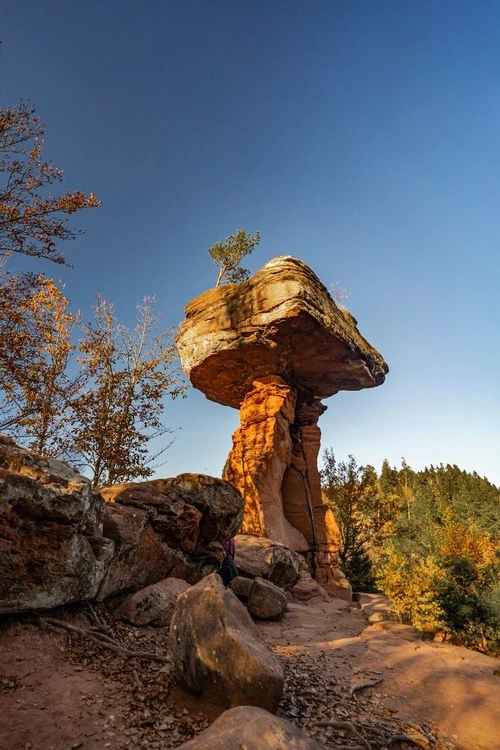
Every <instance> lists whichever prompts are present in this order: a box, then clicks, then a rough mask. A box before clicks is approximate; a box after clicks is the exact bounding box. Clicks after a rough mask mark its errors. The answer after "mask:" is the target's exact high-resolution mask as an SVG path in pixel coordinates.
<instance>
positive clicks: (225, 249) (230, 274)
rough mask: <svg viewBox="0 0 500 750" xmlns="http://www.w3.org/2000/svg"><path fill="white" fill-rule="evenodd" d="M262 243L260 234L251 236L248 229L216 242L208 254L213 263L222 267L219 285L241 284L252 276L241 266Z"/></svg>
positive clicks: (239, 230) (217, 284) (218, 279)
mask: <svg viewBox="0 0 500 750" xmlns="http://www.w3.org/2000/svg"><path fill="white" fill-rule="evenodd" d="M259 242H260V234H259V232H256V233H255V234H250V233H249V232H247V230H246V229H238V231H237V232H236V233H235V234H231V235H229V237H226V239H225V240H220V241H219V242H216V243H215V245H212V247H211V248H210V249H209V251H208V254H209V255H210V257H211V258H212V260H213V262H214V263H215V264H216V265H218V266H220V269H219V275H218V276H217V283H216V284H215V286H219V285H220V284H239V283H240V282H241V281H245V279H248V277H249V276H250V271H248V270H247V269H246V268H241V266H240V265H239V264H240V262H241V259H242V258H243V257H244V256H245V255H250V253H251V252H252V250H253V249H254V247H255V245H258V244H259Z"/></svg>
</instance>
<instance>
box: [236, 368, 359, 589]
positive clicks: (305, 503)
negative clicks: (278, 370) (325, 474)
mask: <svg viewBox="0 0 500 750" xmlns="http://www.w3.org/2000/svg"><path fill="white" fill-rule="evenodd" d="M296 401H297V397H296V393H295V391H294V389H293V388H291V387H290V386H289V385H287V384H286V383H285V381H284V380H283V379H282V378H280V377H278V376H268V377H264V378H260V379H259V380H255V381H254V382H253V390H252V391H250V393H248V394H247V396H246V397H245V399H244V401H243V404H242V406H241V410H240V427H239V428H238V429H237V430H236V432H235V433H234V435H233V449H232V450H231V453H230V454H229V457H228V460H227V462H226V466H225V469H224V479H226V480H227V481H229V482H231V484H233V485H234V486H235V487H236V488H237V489H239V490H240V492H241V493H242V495H243V497H244V498H245V511H244V515H243V523H242V527H241V531H242V533H243V534H254V535H255V536H264V537H268V538H270V539H272V540H273V541H277V542H280V543H281V544H285V545H286V546H287V547H290V548H291V549H293V550H295V551H296V552H302V553H303V554H304V556H305V557H306V559H307V561H308V563H309V566H310V568H311V573H312V575H313V576H314V577H315V578H316V580H317V581H318V582H319V583H321V584H322V585H323V586H325V587H326V588H327V589H329V590H331V591H332V592H334V593H336V594H337V595H339V594H340V595H343V594H344V593H345V595H346V596H347V597H349V596H350V588H349V583H348V582H347V580H346V579H345V576H344V575H343V574H342V572H341V571H340V569H339V566H338V558H337V552H338V548H339V541H340V535H339V530H338V526H337V524H336V522H335V518H334V516H333V513H332V511H331V510H330V509H329V508H327V507H326V506H325V505H323V502H322V495H321V479H320V474H319V471H318V466H317V460H318V453H319V449H320V440H321V431H320V429H319V427H318V419H319V417H320V415H321V414H322V413H323V412H324V411H325V409H326V407H325V406H323V405H322V404H321V403H320V402H314V403H312V404H301V405H299V406H298V407H297V408H296Z"/></svg>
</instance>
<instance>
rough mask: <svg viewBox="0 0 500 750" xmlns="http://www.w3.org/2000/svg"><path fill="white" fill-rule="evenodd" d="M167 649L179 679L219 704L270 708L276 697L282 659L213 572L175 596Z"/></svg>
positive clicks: (280, 685)
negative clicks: (273, 651) (260, 636)
mask: <svg viewBox="0 0 500 750" xmlns="http://www.w3.org/2000/svg"><path fill="white" fill-rule="evenodd" d="M169 649H170V653H171V655H172V662H173V670H174V674H175V676H176V678H177V679H178V680H179V682H180V683H181V684H183V685H184V686H185V687H187V688H188V689H189V690H190V691H192V692H193V693H198V694H202V695H203V697H204V698H205V699H206V700H208V701H210V702H212V703H216V704H219V705H223V706H226V707H227V708H233V707H235V706H242V705H246V706H259V707H260V708H264V709H266V710H267V711H271V712H273V713H274V712H275V711H276V709H277V708H278V704H279V702H280V700H281V695H282V692H283V684H284V673H283V668H282V666H281V663H280V662H279V661H278V659H277V658H276V656H275V655H274V654H273V653H272V651H270V650H269V649H268V648H267V646H265V645H264V644H263V643H262V642H261V641H260V640H259V639H258V636H257V632H256V630H255V626H254V624H253V622H252V619H251V617H250V615H249V614H248V612H247V610H246V609H245V607H244V606H243V604H242V603H241V602H240V601H239V600H238V599H237V597H236V596H235V595H234V594H233V592H232V591H230V590H229V589H226V588H224V586H223V585H222V581H221V579H220V577H219V576H218V575H217V574H216V573H212V574H211V575H209V576H207V577H206V578H204V579H203V580H202V581H200V582H199V583H197V584H196V585H195V586H191V588H189V589H188V590H187V591H186V592H185V593H184V594H181V596H180V597H179V598H178V600H177V605H176V607H175V610H174V615H173V617H172V621H171V623H170V635H169Z"/></svg>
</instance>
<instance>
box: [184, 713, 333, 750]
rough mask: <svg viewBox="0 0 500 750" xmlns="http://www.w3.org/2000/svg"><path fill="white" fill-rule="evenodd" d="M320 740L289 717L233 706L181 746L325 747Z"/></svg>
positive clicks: (207, 749) (201, 749)
mask: <svg viewBox="0 0 500 750" xmlns="http://www.w3.org/2000/svg"><path fill="white" fill-rule="evenodd" d="M322 747H323V746H322V745H320V744H319V743H318V742H316V740H313V739H312V738H311V737H308V736H307V734H305V733H304V732H302V730H300V729H298V728H297V727H296V726H294V725H293V724H292V723H290V722H289V721H286V719H279V718H278V717H277V716H272V714H270V713H268V712H267V711H263V710H262V709H261V708H255V707H254V706H241V707H240V708H231V709H230V710H229V711H224V713H223V714H222V715H221V716H219V718H218V719H216V720H215V721H214V723H213V724H212V725H211V726H210V727H209V728H208V729H206V730H205V731H204V732H202V733H201V734H200V735H198V737H195V739H194V740H189V742H185V743H184V744H183V745H181V746H180V748H179V750H181V748H182V750H240V748H245V750H322Z"/></svg>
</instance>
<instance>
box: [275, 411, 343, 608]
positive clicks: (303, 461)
mask: <svg viewBox="0 0 500 750" xmlns="http://www.w3.org/2000/svg"><path fill="white" fill-rule="evenodd" d="M326 408H327V407H326V406H323V404H321V402H319V401H316V402H313V403H312V404H301V405H299V406H298V407H297V411H296V418H295V422H294V425H293V427H292V445H293V448H292V460H291V462H290V466H289V467H288V469H287V470H286V472H285V474H284V477H283V483H282V488H281V491H282V497H283V510H284V513H285V516H286V518H287V519H288V520H289V521H290V523H292V524H293V526H295V528H297V529H299V531H300V532H301V533H302V534H303V535H304V536H305V537H306V539H307V541H308V544H309V552H308V554H307V556H306V557H307V560H308V562H309V565H310V568H311V572H312V575H313V576H314V578H315V579H316V580H317V581H318V583H320V584H321V585H322V586H324V587H325V588H327V589H329V590H331V591H332V592H334V593H336V594H337V595H344V594H345V596H346V598H350V586H349V582H348V581H347V579H346V578H345V576H344V574H343V573H342V571H341V570H340V568H339V564H338V549H339V545H340V533H339V528H338V526H337V523H336V521H335V518H334V515H333V513H332V511H331V510H330V508H328V507H327V506H326V505H324V504H323V501H322V493H321V477H320V474H319V471H318V454H319V450H320V445H321V430H320V428H319V427H318V419H319V417H320V416H321V414H323V413H324V412H325V411H326Z"/></svg>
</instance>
